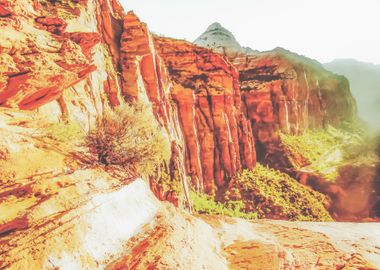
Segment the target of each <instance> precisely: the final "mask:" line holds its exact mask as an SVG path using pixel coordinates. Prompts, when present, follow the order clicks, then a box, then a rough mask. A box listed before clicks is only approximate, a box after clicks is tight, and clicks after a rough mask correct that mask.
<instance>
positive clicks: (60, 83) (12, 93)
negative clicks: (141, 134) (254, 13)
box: [0, 0, 122, 122]
mask: <svg viewBox="0 0 380 270" xmlns="http://www.w3.org/2000/svg"><path fill="white" fill-rule="evenodd" d="M115 3H116V2H115ZM115 3H114V2H107V1H104V2H102V3H100V2H99V1H93V0H91V1H89V2H88V5H83V4H82V3H79V2H78V3H74V4H73V5H69V4H68V3H66V2H62V3H61V2H55V1H54V2H53V1H51V2H50V1H40V2H38V1H13V2H6V4H3V5H4V6H5V7H6V8H7V9H8V10H10V11H11V14H10V15H9V16H6V17H2V18H0V25H1V30H2V32H3V33H4V35H2V37H1V39H0V50H1V58H0V59H1V60H0V61H1V72H0V74H1V75H0V104H1V105H2V106H6V107H18V108H20V109H29V110H30V109H37V108H40V107H41V106H43V105H45V104H47V103H49V105H48V107H49V109H48V111H49V113H50V114H51V115H52V117H53V116H54V117H56V118H57V117H61V116H62V115H67V114H71V116H73V117H75V118H76V119H77V120H79V121H82V122H83V121H85V120H84V119H87V118H88V117H89V116H92V117H95V116H96V114H98V112H99V110H101V109H102V108H103V107H104V106H108V104H109V102H108V101H109V100H112V99H113V98H114V97H113V96H112V94H111V93H108V92H107V91H105V89H111V88H112V89H113V90H112V91H114V92H115V91H116V92H117V91H119V90H118V85H117V78H116V76H115V75H114V74H116V71H115V70H116V69H115V67H114V66H113V65H107V57H108V55H109V52H110V51H111V47H110V46H109V45H108V44H107V42H106V40H107V38H108V37H107V36H105V35H104V32H103V31H98V26H99V25H100V26H102V27H103V29H105V28H106V25H107V20H106V18H104V17H105V16H104V13H102V12H100V11H99V10H97V8H98V7H100V6H102V5H104V8H105V9H104V11H103V12H106V14H107V15H106V16H108V17H109V16H111V17H115V18H116V17H120V16H122V12H121V9H120V8H119V9H118V10H117V11H115V10H116V9H117V6H116V4H115ZM117 12H119V13H117ZM81 14H82V15H84V14H87V15H88V17H87V19H86V21H83V20H82V19H81V17H80V15H81ZM102 40H103V41H104V42H101V41H102ZM95 70H97V71H95ZM64 90H65V91H64ZM78 96H81V97H80V98H78ZM84 99H86V101H85V102H84ZM100 100H103V101H105V102H100ZM57 101H58V102H57ZM87 101H88V102H87ZM80 103H81V105H79V104H80ZM111 103H115V102H111ZM78 108H79V110H78Z"/></svg>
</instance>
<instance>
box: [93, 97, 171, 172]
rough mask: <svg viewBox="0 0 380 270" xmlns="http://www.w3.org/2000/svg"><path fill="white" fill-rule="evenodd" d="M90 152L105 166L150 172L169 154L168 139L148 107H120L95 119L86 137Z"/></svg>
mask: <svg viewBox="0 0 380 270" xmlns="http://www.w3.org/2000/svg"><path fill="white" fill-rule="evenodd" d="M86 142H87V146H88V147H89V149H90V152H91V153H93V154H94V155H96V156H97V158H98V161H99V162H100V163H102V164H105V165H115V166H120V167H123V168H125V169H130V170H133V171H135V172H137V173H138V174H140V175H141V174H143V175H152V174H154V173H155V171H156V169H157V166H159V165H160V164H162V163H164V162H167V161H168V159H169V157H170V142H169V140H168V138H166V137H165V136H164V132H162V130H161V128H160V127H159V125H158V123H157V122H156V121H155V119H154V116H153V115H152V113H151V111H150V110H149V108H147V107H146V106H144V105H142V104H138V103H136V104H132V105H123V106H119V107H118V108H117V109H115V110H113V111H107V112H105V113H104V115H103V116H102V117H99V118H98V119H97V121H96V126H95V128H93V129H91V130H90V132H89V134H88V136H87V139H86Z"/></svg>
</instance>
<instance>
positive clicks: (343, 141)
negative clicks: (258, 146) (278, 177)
mask: <svg viewBox="0 0 380 270" xmlns="http://www.w3.org/2000/svg"><path fill="white" fill-rule="evenodd" d="M280 138H281V142H282V144H283V145H284V146H285V149H286V150H287V152H288V156H289V158H290V161H291V162H292V165H293V166H294V168H295V169H297V170H302V171H305V172H310V173H313V174H317V175H320V176H322V177H323V178H324V179H326V180H328V181H334V180H335V179H336V178H337V177H338V171H339V168H340V167H342V166H345V165H361V164H367V165H368V164H373V163H375V162H376V161H377V156H376V153H375V152H374V149H376V141H375V140H374V139H373V138H370V137H369V136H367V135H366V134H365V131H364V129H363V127H361V126H360V125H359V124H355V123H343V124H342V126H341V127H340V128H334V127H332V126H329V127H327V128H326V129H323V130H309V131H306V132H305V133H304V134H302V135H297V136H294V135H286V134H281V135H280ZM299 157H302V159H304V160H305V161H306V163H307V166H305V167H303V168H300V166H299V164H298V163H297V160H299Z"/></svg>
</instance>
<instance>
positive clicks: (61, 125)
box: [45, 121, 85, 143]
mask: <svg viewBox="0 0 380 270" xmlns="http://www.w3.org/2000/svg"><path fill="white" fill-rule="evenodd" d="M45 132H46V134H47V136H48V137H49V138H51V139H53V140H56V141H59V142H63V143H72V142H77V141H82V140H83V139H84V136H85V132H84V130H83V129H82V127H81V126H80V124H79V123H78V122H76V121H61V122H57V123H53V124H50V125H48V126H47V127H45Z"/></svg>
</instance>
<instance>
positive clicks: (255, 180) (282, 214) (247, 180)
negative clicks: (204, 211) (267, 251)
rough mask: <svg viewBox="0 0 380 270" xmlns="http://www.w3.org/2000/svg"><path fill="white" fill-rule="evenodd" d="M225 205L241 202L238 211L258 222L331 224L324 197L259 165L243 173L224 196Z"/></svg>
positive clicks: (279, 173) (283, 175)
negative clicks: (242, 205)
mask: <svg viewBox="0 0 380 270" xmlns="http://www.w3.org/2000/svg"><path fill="white" fill-rule="evenodd" d="M225 195H226V196H225V200H226V201H229V202H231V201H234V200H236V201H243V202H244V207H242V208H241V210H243V211H245V212H247V213H249V212H255V213H257V215H258V217H259V218H274V219H289V220H300V221H331V220H332V218H331V217H330V215H329V213H328V211H327V210H326V209H325V207H324V203H327V199H326V197H325V196H324V195H322V194H320V193H318V192H316V191H313V190H312V189H310V188H308V187H306V186H303V185H302V184H300V183H298V182H297V181H296V180H295V179H293V178H291V177H290V176H289V175H287V174H285V173H281V172H279V171H276V170H274V169H270V168H267V167H264V166H262V165H260V164H257V166H256V167H255V168H254V169H253V170H245V171H243V172H242V173H241V174H240V175H239V176H238V177H237V178H236V180H235V181H234V182H233V185H232V187H231V188H230V189H229V191H227V192H226V194H225Z"/></svg>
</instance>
